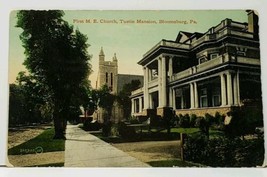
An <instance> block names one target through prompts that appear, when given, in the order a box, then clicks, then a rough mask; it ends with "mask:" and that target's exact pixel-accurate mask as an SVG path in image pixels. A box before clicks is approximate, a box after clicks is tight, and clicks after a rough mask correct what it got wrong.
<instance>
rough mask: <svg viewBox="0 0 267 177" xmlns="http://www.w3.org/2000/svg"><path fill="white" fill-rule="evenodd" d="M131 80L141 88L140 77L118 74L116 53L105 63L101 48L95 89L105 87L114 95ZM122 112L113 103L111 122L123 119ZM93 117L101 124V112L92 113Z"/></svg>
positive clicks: (141, 81) (99, 110)
mask: <svg viewBox="0 0 267 177" xmlns="http://www.w3.org/2000/svg"><path fill="white" fill-rule="evenodd" d="M132 80H139V81H140V83H141V86H143V76H142V75H131V74H118V59H117V56H116V53H115V54H114V56H113V58H112V60H111V61H106V60H105V54H104V51H103V48H101V50H100V53H99V67H98V76H97V81H96V88H97V89H100V88H101V87H102V86H104V85H107V86H108V87H109V88H110V90H111V93H112V94H114V95H116V94H118V93H119V92H120V91H121V90H122V89H123V86H124V85H125V84H128V83H131V81H132ZM122 111H123V110H122V109H121V108H120V107H119V105H118V103H114V108H113V111H112V115H111V119H112V121H113V122H118V121H119V120H122V119H124V117H122V115H123V112H122ZM93 117H94V119H96V120H98V121H100V122H103V110H102V109H100V108H99V109H98V110H97V111H96V112H95V113H94V116H93Z"/></svg>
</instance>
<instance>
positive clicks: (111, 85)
mask: <svg viewBox="0 0 267 177" xmlns="http://www.w3.org/2000/svg"><path fill="white" fill-rule="evenodd" d="M110 87H111V91H112V90H113V73H110Z"/></svg>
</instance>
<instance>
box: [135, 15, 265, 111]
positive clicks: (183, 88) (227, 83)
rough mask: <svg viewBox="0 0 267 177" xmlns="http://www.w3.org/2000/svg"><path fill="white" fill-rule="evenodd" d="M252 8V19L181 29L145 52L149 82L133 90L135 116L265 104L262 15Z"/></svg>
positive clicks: (229, 20)
mask: <svg viewBox="0 0 267 177" xmlns="http://www.w3.org/2000/svg"><path fill="white" fill-rule="evenodd" d="M247 12H248V23H241V22H236V21H233V20H231V19H225V20H223V21H221V23H220V24H218V25H216V26H214V27H211V28H210V29H209V30H208V31H207V32H205V33H198V32H195V33H190V32H183V31H181V32H179V33H178V35H177V38H176V39H175V40H174V41H171V40H164V39H163V40H161V41H160V42H159V43H158V44H156V45H155V46H154V47H152V48H151V49H150V50H149V51H148V52H147V53H145V54H144V55H143V58H142V59H141V60H140V61H139V62H138V64H139V65H141V66H142V67H143V70H144V86H143V87H142V88H140V89H138V90H135V91H133V92H132V96H131V99H132V115H136V116H150V115H151V114H154V115H155V114H156V115H158V116H163V115H164V111H165V110H166V109H172V110H175V113H176V115H179V114H196V115H199V116H203V115H204V114H205V113H210V114H213V115H214V114H215V113H216V112H219V113H221V114H226V113H227V112H228V111H230V110H231V109H233V108H235V107H240V106H243V105H244V104H246V103H247V102H251V101H259V102H261V79H260V78H261V77H260V75H261V67H260V49H259V34H258V32H259V30H258V16H257V15H256V14H255V13H254V12H253V11H247ZM142 100H144V101H142Z"/></svg>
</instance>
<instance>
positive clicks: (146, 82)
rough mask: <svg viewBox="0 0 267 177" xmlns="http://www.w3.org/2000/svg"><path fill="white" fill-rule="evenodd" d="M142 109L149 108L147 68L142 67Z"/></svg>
mask: <svg viewBox="0 0 267 177" xmlns="http://www.w3.org/2000/svg"><path fill="white" fill-rule="evenodd" d="M143 70H144V109H148V108H149V99H148V68H147V67H144V69H143Z"/></svg>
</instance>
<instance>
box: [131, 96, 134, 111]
mask: <svg viewBox="0 0 267 177" xmlns="http://www.w3.org/2000/svg"><path fill="white" fill-rule="evenodd" d="M131 102H132V111H131V112H132V114H134V99H131Z"/></svg>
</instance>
